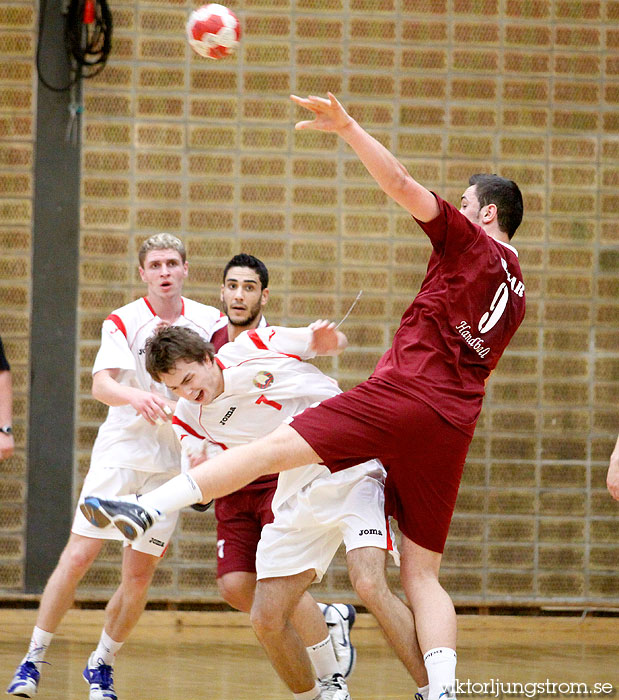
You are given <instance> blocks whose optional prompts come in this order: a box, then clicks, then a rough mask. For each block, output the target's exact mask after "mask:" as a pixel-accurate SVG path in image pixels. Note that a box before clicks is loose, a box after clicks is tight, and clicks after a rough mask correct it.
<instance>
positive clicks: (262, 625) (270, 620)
mask: <svg viewBox="0 0 619 700" xmlns="http://www.w3.org/2000/svg"><path fill="white" fill-rule="evenodd" d="M314 578H315V573H314V571H313V570H310V571H304V572H302V573H299V574H296V575H294V576H285V577H276V578H265V579H261V580H260V581H258V583H257V585H256V592H255V596H254V604H253V606H252V610H251V622H252V626H253V628H254V631H255V633H256V636H257V637H258V640H259V641H260V643H261V644H262V646H263V647H264V649H265V651H266V653H267V655H268V657H269V659H270V661H271V664H272V665H273V668H274V669H275V670H276V671H277V674H278V675H279V677H280V678H281V679H282V680H283V681H284V683H286V685H287V686H288V687H289V688H290V690H291V691H292V692H293V693H294V694H295V695H301V697H306V698H307V700H313V698H316V697H320V688H319V686H318V684H317V683H316V680H315V676H314V672H313V670H312V666H311V664H310V660H309V656H308V654H307V651H306V649H305V644H304V642H303V641H302V639H301V638H300V636H299V635H298V634H297V632H296V630H295V628H294V626H293V624H292V616H293V613H294V611H295V608H296V607H297V605H298V603H299V601H300V600H301V597H302V596H303V594H304V593H305V591H306V590H307V588H308V587H309V585H310V584H311V583H312V581H313V580H314ZM318 612H320V611H318ZM321 617H322V615H321ZM306 693H307V695H304V694H306ZM312 693H313V694H312Z"/></svg>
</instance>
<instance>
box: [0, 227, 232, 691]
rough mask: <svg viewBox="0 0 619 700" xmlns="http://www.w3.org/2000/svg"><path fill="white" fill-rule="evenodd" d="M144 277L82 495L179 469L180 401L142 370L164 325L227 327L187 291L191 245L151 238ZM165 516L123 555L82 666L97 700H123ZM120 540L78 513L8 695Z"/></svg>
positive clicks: (106, 365)
mask: <svg viewBox="0 0 619 700" xmlns="http://www.w3.org/2000/svg"><path fill="white" fill-rule="evenodd" d="M139 262H140V267H139V272H140V277H141V278H142V281H143V282H144V283H145V285H146V295H145V296H144V297H142V298H140V299H137V300H136V301H133V302H131V303H130V304H127V305H126V306H123V307H122V308H120V309H116V310H115V311H113V312H112V313H111V314H110V315H109V316H108V317H107V318H106V319H105V321H104V322H103V327H102V331H101V347H100V349H99V352H98V354H97V357H96V359H95V364H94V367H93V370H92V373H93V386H92V394H93V396H94V397H95V398H96V399H98V400H99V401H101V402H102V403H105V404H107V405H108V406H109V407H110V408H109V411H108V415H107V418H106V419H105V422H104V423H103V424H102V425H101V427H100V428H99V433H98V435H97V438H96V440H95V444H94V446H93V449H92V456H91V463H90V469H89V471H88V474H87V476H86V480H85V482H84V486H83V489H82V495H81V496H80V502H82V501H83V498H84V495H85V494H88V493H90V492H91V491H93V490H96V491H97V492H98V493H106V494H109V495H110V496H113V495H116V496H120V495H122V494H126V493H133V492H135V491H138V492H139V493H146V492H148V491H150V490H152V489H154V488H156V487H157V486H160V485H161V484H163V483H165V482H166V481H168V480H169V479H170V478H171V477H173V476H174V475H176V474H178V473H179V471H180V448H179V445H178V441H177V439H176V436H175V435H174V431H173V429H172V424H171V421H170V417H171V415H172V412H173V408H174V405H175V398H174V396H173V395H172V394H171V393H170V392H169V391H168V390H167V389H166V387H165V386H164V385H162V384H159V385H155V384H154V383H153V381H152V379H151V377H150V376H149V374H148V372H147V371H146V367H145V365H144V357H145V355H144V345H145V343H146V340H147V338H148V337H149V336H150V335H151V334H152V333H153V332H154V331H155V330H156V329H157V328H158V327H159V326H160V325H161V324H173V325H175V326H184V327H188V328H191V329H193V330H194V331H195V332H197V333H199V334H200V335H201V336H202V337H204V338H205V339H206V340H208V339H209V338H210V337H211V335H212V333H213V331H214V330H215V329H216V328H217V327H219V325H221V324H222V323H223V322H224V321H225V317H223V316H222V314H221V313H220V311H219V310H217V309H215V308H213V307H211V306H205V305H204V304H199V303H197V302H195V301H192V300H190V299H186V298H185V297H183V296H182V295H181V292H182V288H183V282H184V280H185V278H186V277H187V272H188V265H187V260H186V253H185V247H184V245H183V243H182V242H181V241H180V240H179V239H178V238H176V237H175V236H172V235H170V234H167V233H161V234H157V235H155V236H151V237H150V238H149V239H147V240H146V241H144V243H143V244H142V246H141V248H140V251H139ZM176 520H177V514H174V515H172V516H170V517H166V518H165V519H163V520H162V521H161V522H160V523H158V524H157V526H156V528H154V529H153V531H152V532H149V533H148V535H146V536H145V537H143V538H141V539H139V540H136V541H135V542H132V543H131V544H130V546H126V547H125V548H124V551H123V558H122V569H121V582H120V585H119V587H118V589H117V590H116V592H115V593H114V595H113V596H112V598H111V599H110V601H109V602H108V604H107V607H106V610H105V624H104V628H103V630H102V633H101V638H100V640H99V644H98V646H97V648H96V649H95V650H94V651H93V652H92V654H91V655H90V657H89V659H88V663H87V664H86V668H85V669H84V674H83V675H84V679H85V680H86V681H87V682H88V683H89V685H90V700H116V697H117V696H116V694H115V691H114V683H113V665H114V657H115V655H116V654H117V652H118V651H119V650H120V648H121V647H122V645H123V643H124V642H125V640H126V639H127V637H128V636H129V634H130V633H131V631H132V629H133V627H134V626H135V625H136V623H137V621H138V619H139V618H140V615H141V614H142V611H143V610H144V606H145V604H146V597H147V593H148V588H149V585H150V581H151V579H152V576H153V573H154V571H155V568H156V566H157V564H158V562H159V560H160V559H161V557H162V556H163V554H164V552H165V550H166V547H167V546H168V542H169V540H170V537H171V535H172V532H173V530H174V527H175V525H176ZM109 539H113V540H122V539H123V538H122V535H120V533H119V532H118V530H116V528H113V527H110V528H107V529H105V530H100V529H98V528H95V527H93V526H92V525H91V524H90V523H89V522H88V521H87V520H86V518H84V516H83V515H82V513H81V511H80V509H79V508H78V509H77V512H76V514H75V519H74V521H73V525H72V527H71V534H70V536H69V541H68V542H67V545H66V547H65V549H64V551H63V552H62V554H61V556H60V559H59V561H58V564H57V565H56V568H55V570H54V572H53V573H52V575H51V576H50V578H49V580H48V582H47V584H46V586H45V590H44V591H43V596H42V598H41V603H40V606H39V611H38V615H37V620H36V625H35V627H34V630H33V632H32V638H31V640H30V646H29V649H28V652H27V653H26V655H25V657H24V658H23V660H22V662H21V664H20V665H19V667H18V668H17V671H16V672H15V676H14V678H13V680H12V681H11V683H10V685H9V687H8V689H7V693H8V694H9V695H15V696H17V697H25V698H31V697H33V696H34V695H35V693H36V691H37V686H38V683H39V677H40V671H41V668H42V664H43V663H44V658H45V654H46V651H47V649H48V647H49V645H50V643H51V641H52V638H53V636H54V633H55V632H56V629H57V627H58V625H59V624H60V622H61V621H62V618H63V616H64V614H65V613H66V611H67V610H68V609H69V608H70V607H71V605H72V603H73V600H74V596H75V589H76V587H77V585H78V583H79V581H80V580H81V579H82V577H83V576H84V575H85V574H86V572H87V571H88V570H89V568H90V567H91V565H92V563H93V562H94V561H95V559H96V558H97V556H98V554H99V552H100V550H101V547H102V546H103V543H104V542H105V541H106V540H109Z"/></svg>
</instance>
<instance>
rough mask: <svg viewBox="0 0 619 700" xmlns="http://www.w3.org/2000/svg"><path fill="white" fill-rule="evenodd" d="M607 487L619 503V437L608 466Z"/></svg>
mask: <svg viewBox="0 0 619 700" xmlns="http://www.w3.org/2000/svg"><path fill="white" fill-rule="evenodd" d="M606 486H608V490H609V492H610V495H611V496H612V497H613V498H614V499H615V500H616V501H619V437H618V438H617V442H616V444H615V449H614V450H613V453H612V454H611V456H610V464H609V466H608V474H607V475H606Z"/></svg>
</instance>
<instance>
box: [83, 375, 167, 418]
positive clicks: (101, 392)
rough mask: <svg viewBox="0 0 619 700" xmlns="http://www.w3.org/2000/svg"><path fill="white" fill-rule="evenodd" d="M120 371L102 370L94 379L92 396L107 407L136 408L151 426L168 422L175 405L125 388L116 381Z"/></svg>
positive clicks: (156, 396) (163, 399)
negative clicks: (160, 422)
mask: <svg viewBox="0 0 619 700" xmlns="http://www.w3.org/2000/svg"><path fill="white" fill-rule="evenodd" d="M119 371H120V370H117V369H102V370H100V371H99V372H97V373H96V374H95V375H94V376H93V378H92V395H93V397H94V398H95V399H97V401H101V403H104V404H106V405H107V406H126V405H130V406H132V407H133V408H135V411H136V414H138V415H141V416H142V418H144V420H146V421H148V422H149V423H150V424H151V425H155V424H156V423H157V422H158V421H167V420H169V419H170V416H171V415H172V413H173V412H174V409H173V405H172V406H169V405H168V404H169V403H170V402H169V401H168V400H167V399H166V398H165V397H163V396H159V395H158V394H155V393H152V392H149V391H143V390H142V389H136V388H134V387H130V386H123V385H122V384H119V383H118V382H117V381H116V377H117V376H118V374H119Z"/></svg>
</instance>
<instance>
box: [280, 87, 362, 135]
mask: <svg viewBox="0 0 619 700" xmlns="http://www.w3.org/2000/svg"><path fill="white" fill-rule="evenodd" d="M327 95H328V99H325V98H324V97H316V96H315V95H309V97H297V96H296V95H290V99H291V100H292V101H293V102H296V104H298V105H299V106H300V107H304V108H305V109H308V110H309V111H310V112H313V113H314V114H315V115H316V116H315V118H314V119H310V120H307V121H301V122H297V123H296V124H295V127H294V128H295V129H314V130H316V131H338V132H339V131H341V130H342V129H345V128H346V127H347V126H348V125H349V124H352V123H353V119H352V117H351V116H350V115H349V114H348V113H347V112H346V110H345V109H344V108H343V107H342V105H341V104H340V103H339V102H338V101H337V99H336V98H335V95H333V93H331V92H328V93H327Z"/></svg>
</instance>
